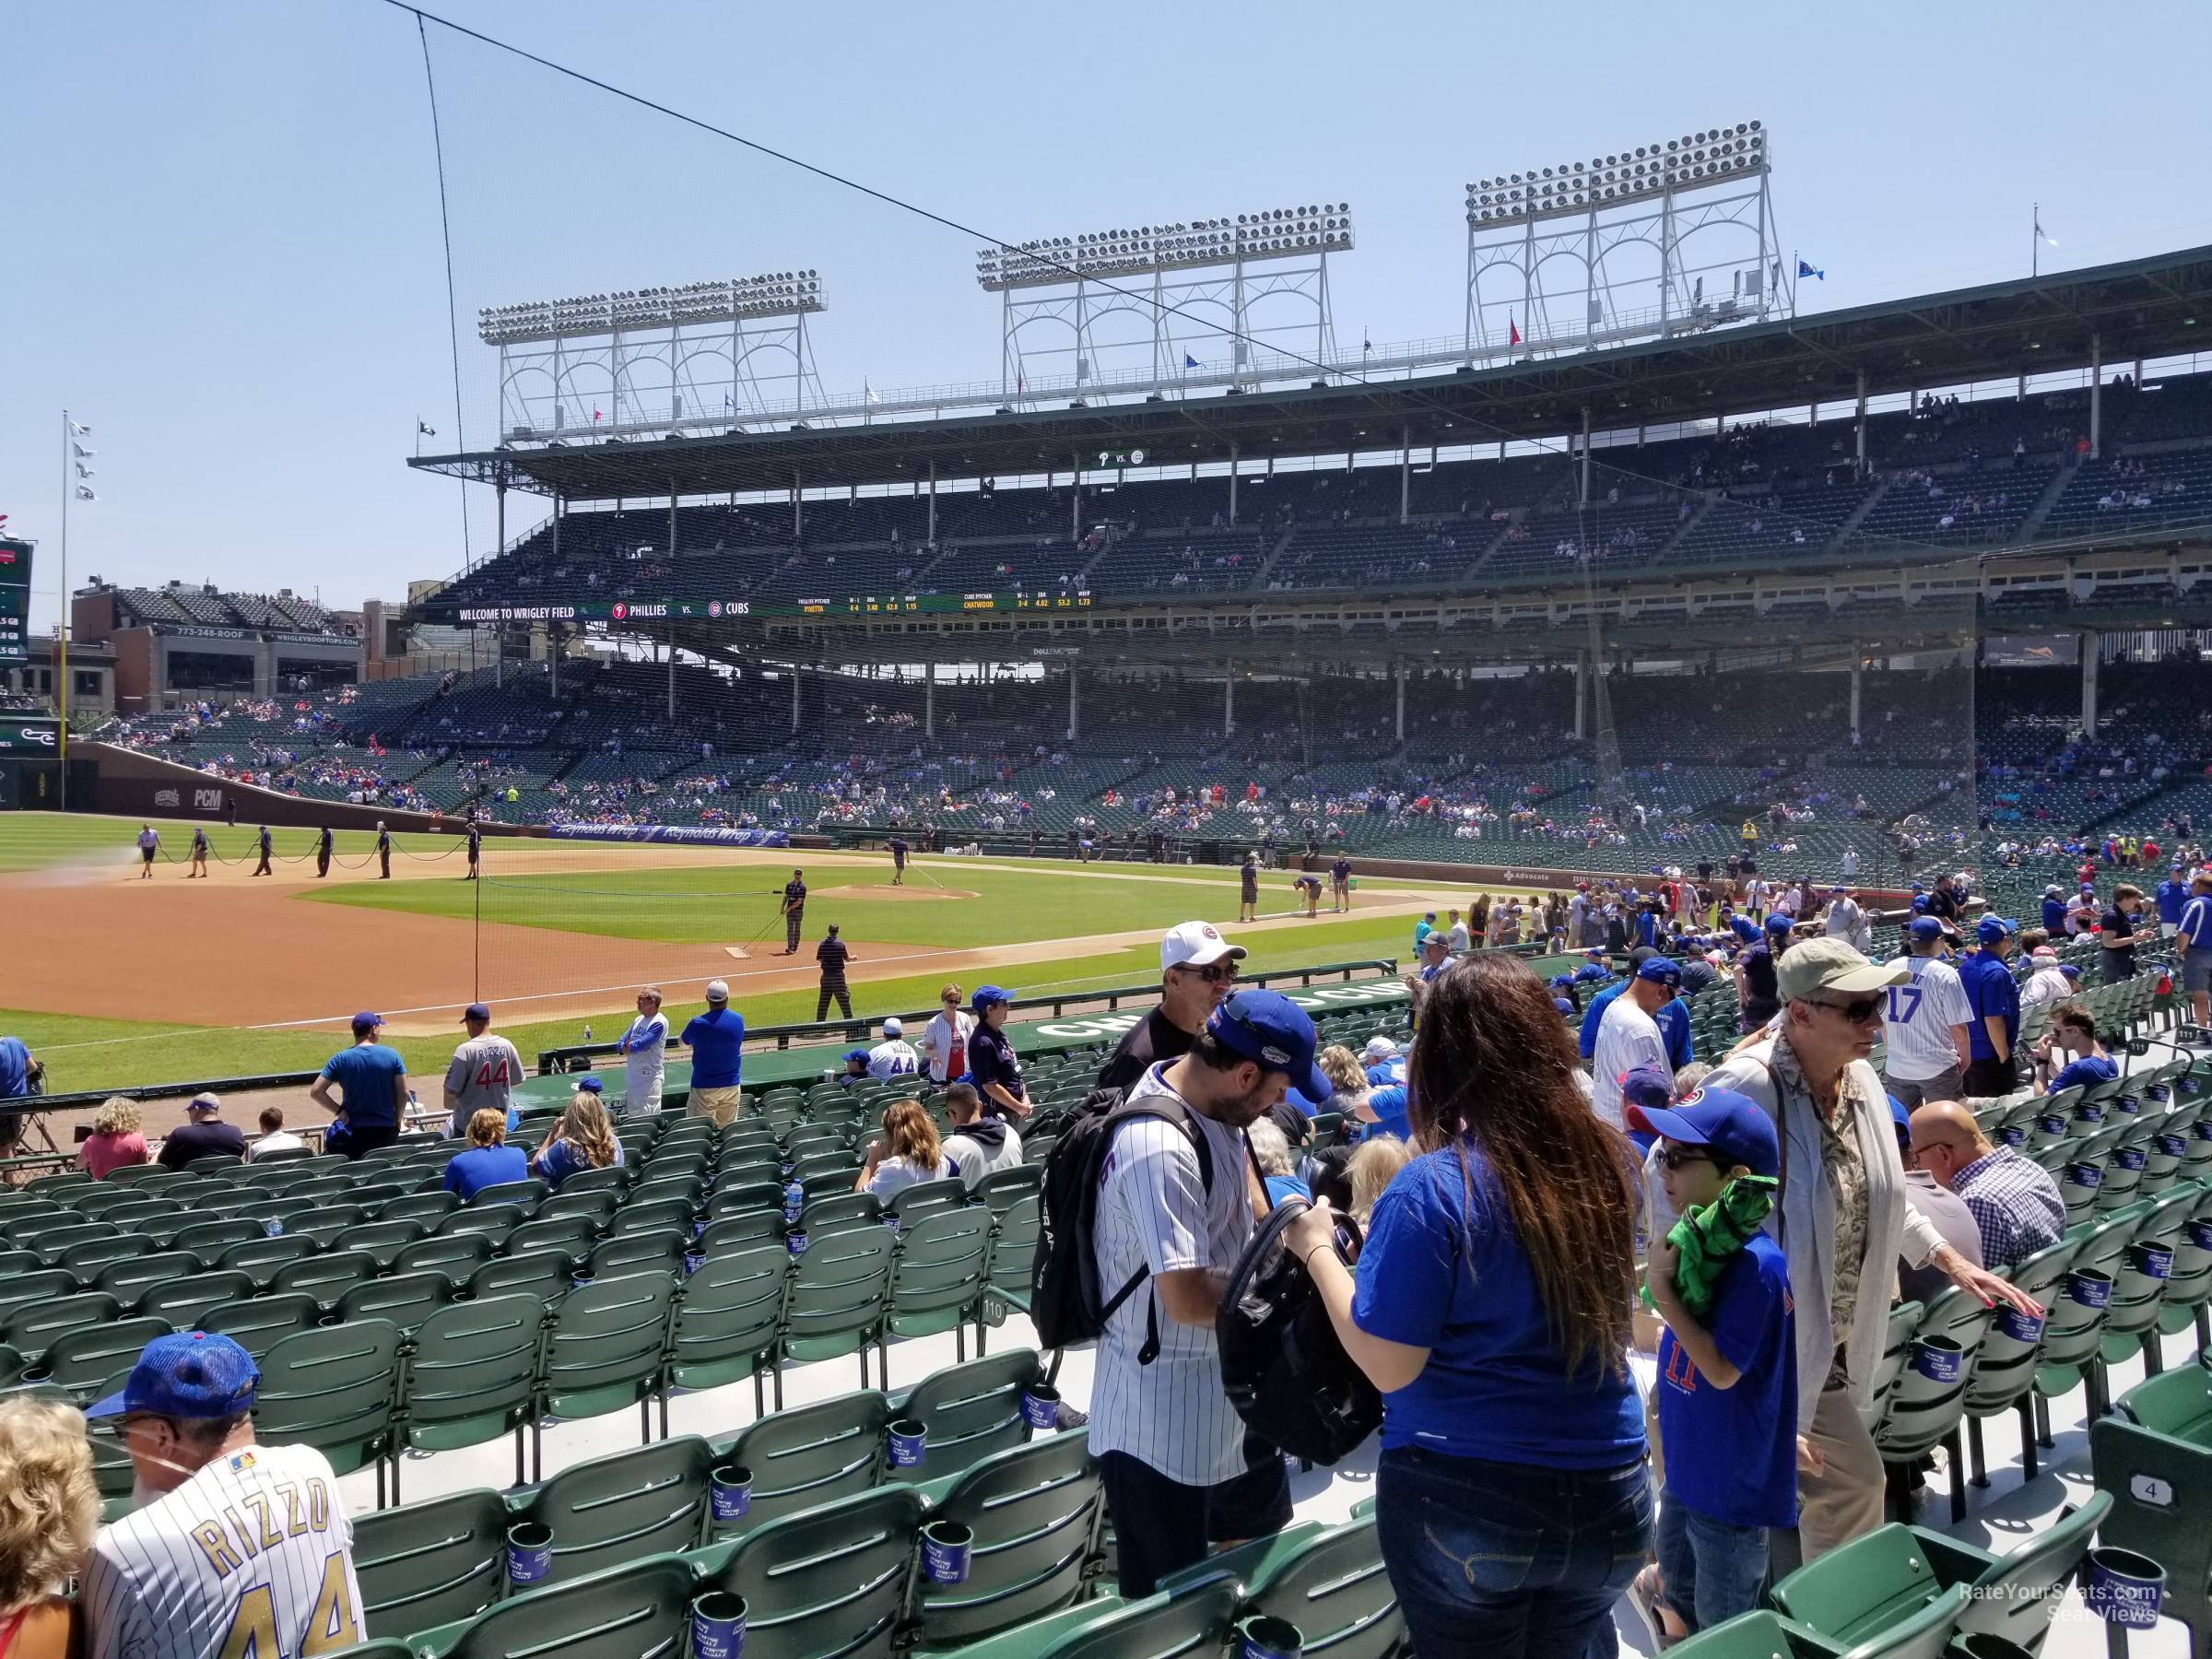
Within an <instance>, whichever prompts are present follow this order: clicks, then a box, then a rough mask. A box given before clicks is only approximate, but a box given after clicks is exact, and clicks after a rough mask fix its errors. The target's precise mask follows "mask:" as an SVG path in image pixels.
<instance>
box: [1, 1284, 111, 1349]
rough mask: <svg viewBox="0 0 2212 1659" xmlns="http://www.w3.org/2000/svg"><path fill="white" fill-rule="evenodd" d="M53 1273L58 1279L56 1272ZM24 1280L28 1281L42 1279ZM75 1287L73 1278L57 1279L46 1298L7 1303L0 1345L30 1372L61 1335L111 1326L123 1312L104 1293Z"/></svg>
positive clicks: (11, 1300) (44, 1296) (40, 1297)
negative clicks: (21, 1361) (7, 1348)
mask: <svg viewBox="0 0 2212 1659" xmlns="http://www.w3.org/2000/svg"><path fill="white" fill-rule="evenodd" d="M55 1271H56V1273H57V1275H58V1274H59V1270H58V1269H57V1270H55ZM23 1277H24V1278H25V1279H29V1278H32V1277H40V1278H43V1277H45V1276H44V1275H42V1274H41V1275H30V1274H26V1275H24V1276H23ZM64 1285H65V1286H66V1287H67V1288H63V1287H64ZM75 1287H76V1277H74V1276H60V1277H59V1278H58V1280H57V1283H56V1285H55V1288H54V1289H53V1290H52V1291H49V1292H48V1293H47V1294H45V1295H42V1296H37V1297H34V1298H32V1299H30V1300H17V1299H14V1298H11V1299H10V1302H11V1304H12V1305H11V1307H10V1308H9V1310H8V1311H7V1313H6V1324H0V1343H6V1345H7V1346H8V1347H12V1348H14V1349H15V1350H16V1352H18V1354H20V1355H22V1356H23V1359H24V1361H25V1362H26V1363H27V1364H28V1365H29V1366H30V1368H31V1369H32V1370H33V1371H36V1370H38V1369H39V1368H40V1367H41V1366H43V1365H44V1363H45V1360H46V1350H47V1348H48V1347H51V1346H52V1345H53V1340H54V1338H55V1337H57V1336H59V1335H62V1334H63V1333H64V1332H65V1331H76V1330H83V1329H84V1328H86V1327H87V1326H90V1325H101V1324H112V1323H113V1322H114V1321H115V1319H116V1318H118V1317H119V1316H120V1315H121V1313H122V1312H123V1305H122V1303H120V1302H118V1301H117V1300H115V1299H114V1298H113V1297H112V1296H110V1295H109V1294H108V1293H107V1292H106V1291H104V1290H77V1289H76V1288H75Z"/></svg>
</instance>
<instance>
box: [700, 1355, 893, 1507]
mask: <svg viewBox="0 0 2212 1659" xmlns="http://www.w3.org/2000/svg"><path fill="white" fill-rule="evenodd" d="M889 1421H890V1412H889V1409H888V1406H887V1405H886V1403H885V1400H884V1397H883V1396H882V1395H881V1394H877V1393H876V1392H875V1391H874V1390H873V1389H869V1390H866V1391H865V1392H862V1393H859V1394H839V1395H838V1396H836V1397H835V1398H834V1399H828V1400H818V1401H816V1402H815V1403H814V1404H813V1405H810V1406H792V1407H791V1408H790V1409H789V1410H782V1409H779V1410H777V1411H775V1412H774V1413H772V1414H771V1415H770V1416H768V1417H764V1418H759V1420H758V1421H756V1422H754V1423H752V1424H750V1425H748V1426H747V1428H746V1429H745V1430H743V1431H742V1432H741V1433H739V1434H737V1435H736V1436H735V1437H734V1438H732V1439H729V1440H724V1441H715V1442H714V1444H715V1451H716V1453H717V1454H718V1455H717V1457H716V1462H717V1463H718V1464H722V1463H729V1464H738V1465H743V1466H744V1467H746V1468H747V1469H749V1470H751V1471H752V1476H753V1498H752V1506H751V1508H750V1509H749V1510H748V1511H747V1513H746V1514H745V1516H744V1517H743V1518H742V1519H741V1520H740V1521H739V1522H737V1523H736V1524H733V1525H728V1526H725V1527H724V1528H722V1529H720V1530H725V1531H729V1532H743V1531H747V1530H749V1529H750V1528H752V1527H755V1526H758V1525H760V1524H763V1523H765V1522H768V1521H772V1520H774V1519H775V1518H777V1517H778V1516H780V1515H789V1514H795V1513H796V1512H798V1511H800V1510H803V1509H809V1508H811V1507H813V1506H814V1505H816V1504H818V1503H827V1502H829V1501H830V1500H831V1499H835V1498H845V1497H850V1496H851V1495H852V1494H853V1493H854V1492H865V1491H866V1490H867V1489H868V1488H871V1487H873V1486H875V1485H876V1483H877V1480H878V1479H879V1478H880V1477H881V1475H882V1472H883V1465H884V1430H885V1428H886V1426H887V1425H888V1423H889Z"/></svg>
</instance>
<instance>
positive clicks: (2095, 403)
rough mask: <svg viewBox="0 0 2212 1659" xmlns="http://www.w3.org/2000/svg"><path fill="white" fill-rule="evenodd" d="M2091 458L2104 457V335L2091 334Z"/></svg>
mask: <svg viewBox="0 0 2212 1659" xmlns="http://www.w3.org/2000/svg"><path fill="white" fill-rule="evenodd" d="M2089 459H2090V460H2092V461H2101V460H2103V459H2104V336H2103V335H2100V334H2093V335H2090V336H2089Z"/></svg>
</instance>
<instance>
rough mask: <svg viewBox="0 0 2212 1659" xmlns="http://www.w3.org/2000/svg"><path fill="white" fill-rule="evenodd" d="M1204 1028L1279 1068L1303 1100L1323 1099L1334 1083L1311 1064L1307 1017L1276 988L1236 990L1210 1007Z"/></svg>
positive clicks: (1239, 1050)
mask: <svg viewBox="0 0 2212 1659" xmlns="http://www.w3.org/2000/svg"><path fill="white" fill-rule="evenodd" d="M1206 1030H1207V1032H1208V1033H1210V1034H1211V1035H1212V1037H1213V1039H1214V1041H1217V1042H1218V1043H1219V1044H1221V1046H1222V1047H1223V1048H1225V1049H1227V1050H1229V1051H1230V1053H1232V1054H1239V1055H1241V1056H1242V1057H1243V1058H1244V1059H1247V1060H1254V1061H1257V1062H1258V1063H1259V1064H1260V1065H1264V1066H1265V1067H1266V1068H1267V1069H1268V1070H1269V1071H1279V1072H1281V1073H1283V1074H1285V1075H1286V1076H1287V1077H1288V1078H1289V1079H1290V1087H1291V1088H1295V1089H1297V1090H1298V1091H1299V1093H1300V1094H1302V1095H1304V1096H1305V1097H1306V1098H1307V1099H1309V1100H1327V1099H1328V1098H1329V1096H1330V1094H1331V1093H1333V1092H1334V1086H1333V1085H1332V1084H1331V1083H1330V1082H1329V1079H1328V1078H1327V1077H1326V1076H1325V1075H1324V1073H1323V1072H1322V1070H1321V1068H1320V1067H1319V1066H1317V1065H1314V1064H1313V1022H1312V1020H1311V1019H1309V1018H1306V1011H1305V1010H1304V1009H1303V1008H1301V1007H1300V1006H1298V1005H1297V1004H1296V1003H1294V1002H1292V1001H1291V1000H1290V999H1289V998H1288V997H1287V996H1285V995H1284V994H1282V993H1281V992H1280V991H1240V992H1238V993H1237V994H1235V995H1234V996H1232V997H1230V999H1229V1000H1228V1001H1227V1002H1225V1003H1223V1004H1222V1005H1221V1006H1219V1007H1218V1008H1216V1009H1215V1010H1214V1011H1213V1014H1212V1016H1211V1017H1210V1018H1208V1019H1207V1020H1206Z"/></svg>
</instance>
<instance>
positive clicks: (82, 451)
mask: <svg viewBox="0 0 2212 1659" xmlns="http://www.w3.org/2000/svg"><path fill="white" fill-rule="evenodd" d="M69 447H70V448H71V449H73V450H75V451H76V458H77V459H78V460H79V461H89V460H91V459H92V457H93V456H95V455H97V454H99V453H100V452H99V451H98V450H88V449H87V448H86V447H85V446H84V445H83V444H81V443H73V444H71V445H70V446H69Z"/></svg>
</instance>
